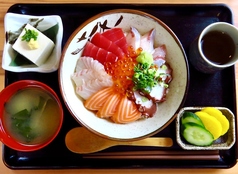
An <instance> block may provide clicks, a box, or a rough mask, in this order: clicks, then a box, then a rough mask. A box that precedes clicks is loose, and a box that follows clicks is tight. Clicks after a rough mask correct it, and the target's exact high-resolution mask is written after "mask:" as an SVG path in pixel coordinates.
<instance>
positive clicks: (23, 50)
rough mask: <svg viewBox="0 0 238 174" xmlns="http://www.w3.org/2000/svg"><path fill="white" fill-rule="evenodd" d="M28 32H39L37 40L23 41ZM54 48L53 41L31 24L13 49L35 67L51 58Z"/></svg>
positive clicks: (24, 30)
mask: <svg viewBox="0 0 238 174" xmlns="http://www.w3.org/2000/svg"><path fill="white" fill-rule="evenodd" d="M26 30H31V31H33V30H34V31H35V32H37V33H38V35H37V39H36V40H34V39H31V41H29V42H27V41H26V40H22V36H24V35H25V33H26ZM54 46H55V44H54V42H53V41H52V40H50V39H49V38H48V37H47V36H45V35H44V34H43V33H41V32H40V31H39V30H37V29H36V28H34V27H33V26H31V25H30V24H27V25H26V26H25V28H24V29H23V31H22V33H21V34H20V36H19V37H18V39H17V40H16V42H15V43H14V44H13V46H12V47H13V49H14V50H16V51H17V52H18V53H19V54H21V55H23V56H24V57H26V58H27V59H29V60H30V61H31V62H33V63H34V64H35V65H37V66H40V65H42V64H43V63H44V62H45V61H46V59H47V58H48V57H49V56H50V54H51V52H52V50H53V48H54Z"/></svg>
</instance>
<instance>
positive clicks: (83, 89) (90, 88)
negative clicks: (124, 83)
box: [76, 79, 112, 100]
mask: <svg viewBox="0 0 238 174" xmlns="http://www.w3.org/2000/svg"><path fill="white" fill-rule="evenodd" d="M108 86H112V83H111V81H110V80H105V81H100V80H98V79H95V80H90V81H87V82H85V81H83V84H82V85H81V86H77V87H76V93H77V94H78V95H80V96H81V97H82V98H83V99H85V100H87V99H88V98H89V97H90V96H91V95H92V94H94V93H96V92H97V91H99V90H102V89H103V88H105V87H108Z"/></svg>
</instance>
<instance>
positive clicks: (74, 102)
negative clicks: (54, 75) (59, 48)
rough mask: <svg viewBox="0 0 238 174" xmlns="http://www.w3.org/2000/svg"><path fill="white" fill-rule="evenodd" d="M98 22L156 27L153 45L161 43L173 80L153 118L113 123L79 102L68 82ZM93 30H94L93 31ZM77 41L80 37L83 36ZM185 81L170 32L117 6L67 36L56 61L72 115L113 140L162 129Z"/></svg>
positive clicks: (179, 53) (182, 95) (182, 96)
mask: <svg viewBox="0 0 238 174" xmlns="http://www.w3.org/2000/svg"><path fill="white" fill-rule="evenodd" d="M100 24H106V26H107V27H110V28H113V27H114V26H115V24H116V27H119V28H122V29H123V30H124V31H129V29H130V27H131V26H133V27H135V28H137V29H138V30H139V32H140V33H146V32H148V31H149V30H151V29H152V28H154V29H155V30H156V36H155V38H156V39H155V44H156V45H159V44H165V45H166V48H167V57H166V59H167V62H168V63H169V64H170V66H171V67H172V69H173V74H172V75H173V80H172V82H171V83H170V90H169V93H168V95H167V97H166V98H167V99H166V101H165V102H163V103H160V104H158V109H157V112H156V114H155V115H154V117H152V118H148V119H143V120H139V121H135V122H132V123H129V124H116V123H112V122H110V121H108V120H106V119H101V118H98V117H97V116H96V115H95V114H94V113H93V112H90V111H89V110H87V109H86V108H85V107H84V105H83V99H82V98H80V97H79V96H78V95H76V93H75V85H74V84H73V82H72V81H71V75H72V74H73V73H74V68H75V66H76V62H77V60H78V59H79V57H80V55H81V54H82V48H83V47H84V45H85V43H86V42H87V40H88V39H89V37H90V36H89V35H90V33H92V32H93V33H94V32H95V31H99V32H102V28H101V27H100ZM95 29H97V30H95ZM82 36H84V38H85V39H82V40H81V41H80V42H79V40H80V38H83V37H82ZM188 81H189V72H188V64H187V59H186V55H185V52H184V50H183V47H182V45H181V43H180V41H179V40H178V38H177V37H176V35H175V34H174V33H173V31H172V30H171V29H170V28H169V27H168V26H166V24H164V23H163V22H162V21H160V20H159V19H157V18H155V17H153V16H151V15H149V14H147V13H144V12H142V11H136V10H125V9H117V10H112V11H106V12H104V13H101V14H98V15H96V16H94V17H92V18H90V19H89V20H87V21H86V22H84V23H83V24H82V25H80V26H79V27H78V28H77V29H76V30H75V32H74V33H73V34H72V35H71V36H70V38H69V39H68V41H67V43H66V45H65V47H64V50H63V53H62V58H61V62H60V68H59V84H60V89H61V93H62V96H63V99H64V101H65V103H66V105H67V107H68V110H69V111H70V112H71V114H72V115H73V116H74V118H75V119H76V120H77V121H78V122H79V123H80V124H82V125H83V126H85V127H86V128H88V129H89V130H91V131H92V132H94V133H96V134H98V135H101V136H103V137H106V138H109V139H115V140H122V141H127V140H135V139H141V138H145V137H147V136H151V135H154V134H156V133H157V132H159V131H161V130H162V129H163V128H165V127H166V126H167V125H168V124H169V123H171V122H172V121H173V119H174V118H175V113H176V111H178V109H179V108H180V106H181V104H182V103H183V101H184V99H185V96H186V93H187V88H188Z"/></svg>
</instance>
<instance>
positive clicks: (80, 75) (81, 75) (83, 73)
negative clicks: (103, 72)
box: [72, 69, 96, 86]
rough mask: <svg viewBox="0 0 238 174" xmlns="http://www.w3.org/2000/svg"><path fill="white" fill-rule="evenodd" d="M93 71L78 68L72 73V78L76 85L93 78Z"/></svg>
mask: <svg viewBox="0 0 238 174" xmlns="http://www.w3.org/2000/svg"><path fill="white" fill-rule="evenodd" d="M95 75H96V73H95V71H92V70H89V69H83V70H80V71H78V72H76V73H74V74H73V75H72V79H73V81H74V82H75V84H76V86H80V85H82V84H83V81H89V80H92V79H94V78H95Z"/></svg>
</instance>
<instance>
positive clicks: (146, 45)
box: [140, 29, 155, 54]
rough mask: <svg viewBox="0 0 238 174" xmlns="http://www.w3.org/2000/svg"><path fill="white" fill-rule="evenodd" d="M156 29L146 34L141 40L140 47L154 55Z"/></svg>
mask: <svg viewBox="0 0 238 174" xmlns="http://www.w3.org/2000/svg"><path fill="white" fill-rule="evenodd" d="M154 39H155V29H152V30H150V31H149V32H147V33H146V34H144V35H143V36H142V37H141V39H140V47H141V48H142V49H143V51H146V52H149V53H151V54H152V53H153V51H154Z"/></svg>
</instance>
